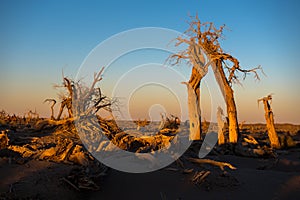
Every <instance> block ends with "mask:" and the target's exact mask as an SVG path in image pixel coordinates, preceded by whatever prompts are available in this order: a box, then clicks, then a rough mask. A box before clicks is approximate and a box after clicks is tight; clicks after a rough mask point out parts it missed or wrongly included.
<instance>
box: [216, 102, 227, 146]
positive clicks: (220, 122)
mask: <svg viewBox="0 0 300 200" xmlns="http://www.w3.org/2000/svg"><path fill="white" fill-rule="evenodd" d="M222 115H223V110H222V108H221V107H218V111H217V121H218V144H219V145H222V144H225V136H224V132H223V128H224V125H225V122H224V121H223V119H222Z"/></svg>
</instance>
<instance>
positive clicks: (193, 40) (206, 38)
mask: <svg viewBox="0 0 300 200" xmlns="http://www.w3.org/2000/svg"><path fill="white" fill-rule="evenodd" d="M188 23H189V28H188V29H187V30H186V31H185V32H184V34H185V36H179V37H178V38H176V40H177V43H176V46H179V45H181V44H187V45H188V46H189V48H187V49H185V50H183V51H181V52H179V53H178V54H173V55H171V56H170V60H171V61H173V63H172V64H174V65H176V64H178V63H180V61H181V60H182V59H184V60H188V62H189V63H190V64H192V65H193V66H196V65H198V66H199V65H200V66H202V67H201V68H198V71H199V70H200V71H199V73H201V74H203V75H205V74H206V73H207V69H208V67H209V65H210V64H211V63H213V62H214V61H216V60H219V61H221V62H222V64H223V67H224V70H227V72H228V76H227V81H228V82H229V83H230V84H232V83H240V82H239V80H240V77H239V73H242V79H245V78H246V76H247V75H248V74H249V73H252V74H254V78H255V79H257V80H259V79H260V78H259V75H258V72H257V71H258V70H260V71H261V72H262V73H263V71H262V68H261V66H258V67H255V68H253V69H242V68H241V66H240V64H239V61H238V59H237V58H235V57H233V56H232V55H230V54H228V53H225V52H224V51H223V49H222V48H221V45H220V43H219V39H224V37H223V31H224V28H225V25H222V26H220V27H219V28H216V27H215V26H214V24H213V23H212V22H205V23H201V21H200V19H199V18H198V16H197V15H196V16H195V17H191V21H190V22H188ZM201 50H202V51H203V50H204V52H205V53H206V55H207V56H209V59H210V62H207V63H203V62H201V60H203V59H201V56H203V55H202V54H201V53H200V52H201ZM199 55H201V56H199Z"/></svg>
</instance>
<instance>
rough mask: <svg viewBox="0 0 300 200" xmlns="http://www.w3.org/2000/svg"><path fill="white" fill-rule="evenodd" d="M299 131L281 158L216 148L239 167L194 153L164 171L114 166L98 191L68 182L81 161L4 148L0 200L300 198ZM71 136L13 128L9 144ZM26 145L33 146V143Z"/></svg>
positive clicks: (51, 141)
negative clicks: (196, 159)
mask: <svg viewBox="0 0 300 200" xmlns="http://www.w3.org/2000/svg"><path fill="white" fill-rule="evenodd" d="M255 127H258V126H255ZM285 127H286V125H285ZM2 128H6V129H7V128H9V127H8V126H3V127H2ZM56 130H57V129H56ZM247 130H250V128H247ZM251 130H252V129H251ZM253 130H254V129H253ZM253 130H252V131H253ZM254 131H255V130H254ZM256 132H257V133H253V136H256V137H257V138H259V137H260V138H261V139H262V140H261V141H262V142H263V141H265V134H264V136H263V135H262V134H261V132H263V131H262V130H261V128H260V129H258V130H257V131H256ZM58 133H59V134H58ZM290 133H291V132H290ZM299 133H300V132H299V130H298V129H297V130H296V131H294V132H293V138H294V140H295V141H298V144H297V145H296V147H293V148H289V149H284V150H277V151H276V153H277V155H278V157H277V158H272V157H268V158H250V157H241V156H236V155H233V154H225V155H217V154H216V153H213V152H212V153H211V154H210V155H209V156H208V157H207V158H209V159H212V160H216V161H222V162H228V163H230V164H232V165H233V166H235V167H236V168H237V169H236V170H231V169H229V168H225V170H224V171H222V170H221V169H220V168H218V167H216V166H211V165H199V164H194V163H191V162H190V161H188V160H187V159H186V158H187V157H188V156H190V154H189V153H186V154H185V155H184V156H183V157H182V158H181V164H179V163H178V162H175V163H173V164H171V165H170V166H168V167H166V168H164V169H161V170H159V171H155V172H150V173H143V174H131V173H125V172H120V171H116V170H114V169H110V168H109V169H108V170H107V171H106V172H105V174H106V175H105V176H99V178H97V179H95V180H94V181H95V183H96V184H97V185H98V186H99V187H100V189H99V190H96V191H92V190H85V189H80V190H78V188H76V187H73V186H72V185H71V184H70V183H68V182H67V181H66V180H65V179H66V177H69V176H70V174H72V173H73V175H74V172H75V171H76V172H78V171H80V170H82V169H84V170H86V169H88V168H83V167H82V166H80V165H78V164H76V163H75V164H74V163H73V164H72V163H70V162H69V163H57V162H53V161H55V159H54V160H52V161H50V160H47V159H45V160H40V159H33V158H32V157H26V158H24V157H22V156H20V154H18V153H17V152H14V151H12V150H9V149H5V148H4V149H2V150H0V200H1V199H56V200H57V199H131V200H135V199H136V200H140V199H151V200H152V199H161V200H166V199H168V200H172V199H188V200H189V199H191V200H192V199H229V200H230V199H252V200H253V199H274V200H275V199H300V145H299V141H300V134H299ZM70 134H71V135H68V134H66V133H64V131H63V130H60V132H57V131H56V132H55V131H54V129H51V127H50V128H49V129H47V130H46V129H42V130H35V129H30V128H26V127H22V128H20V129H15V130H14V131H10V132H8V136H9V137H10V144H13V145H19V146H27V145H28V144H29V143H28V142H29V141H31V142H32V141H40V143H39V145H41V144H43V146H45V147H47V148H50V147H51V145H53V144H54V143H55V142H56V140H57V139H58V137H57V136H58V135H59V136H64V137H65V138H69V139H70V137H71V136H72V134H73V133H70ZM54 136H55V137H54ZM262 136H263V137H262ZM24 138H25V139H24ZM28 138H29V139H30V140H28ZM37 138H38V139H37ZM27 140H28V141H27ZM73 140H76V138H75V139H74V138H73ZM61 141H65V139H63V140H61ZM44 144H48V145H44ZM62 144H64V143H62ZM66 144H67V143H66ZM49 145H50V146H49ZM32 147H34V145H33V146H31V148H32ZM27 148H29V149H30V146H27ZM200 172H205V173H206V172H207V173H208V176H206V177H205V178H203V180H202V181H201V182H199V183H198V184H196V183H195V182H193V181H192V180H193V178H194V176H195V175H196V174H197V173H200ZM75 176H76V173H75Z"/></svg>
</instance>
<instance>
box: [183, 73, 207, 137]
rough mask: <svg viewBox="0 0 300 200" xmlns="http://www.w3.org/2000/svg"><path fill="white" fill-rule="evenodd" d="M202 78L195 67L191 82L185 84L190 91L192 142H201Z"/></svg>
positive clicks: (189, 106) (189, 108)
mask: <svg viewBox="0 0 300 200" xmlns="http://www.w3.org/2000/svg"><path fill="white" fill-rule="evenodd" d="M202 78H203V76H201V74H200V73H199V72H198V70H197V69H196V68H195V67H193V70H192V74H191V77H190V80H189V82H188V83H184V84H186V86H187V90H188V110H189V120H190V137H189V138H190V140H201V133H202V128H201V109H200V82H201V79H202Z"/></svg>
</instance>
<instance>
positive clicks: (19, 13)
mask: <svg viewBox="0 0 300 200" xmlns="http://www.w3.org/2000/svg"><path fill="white" fill-rule="evenodd" d="M299 10H300V1H297V0H294V1H292V0H286V1H282V0H273V1H271V0H264V1H261V0H251V1H250V0H244V1H238V0H236V1H233V0H228V1H210V0H197V1H196V0H186V1H179V0H173V1H169V0H164V1H161V0H151V1H142V0H139V1H130V0H124V1H113V0H111V1H77V0H76V1H53V0H52V1H30V0H28V1H15V0H7V1H5V0H2V1H0V29H1V31H0V44H1V45H0V69H1V73H0V94H1V100H0V109H4V110H6V111H8V112H9V113H17V114H23V113H25V112H27V111H29V110H34V109H35V108H36V109H37V111H38V112H39V113H41V115H43V116H49V105H47V104H43V100H44V99H46V98H53V97H57V96H56V93H57V91H56V90H55V89H53V87H52V85H53V84H55V83H60V82H61V72H62V69H63V70H64V73H65V74H66V75H68V76H70V77H75V76H76V73H77V70H78V69H79V67H80V65H81V63H82V62H83V60H84V59H85V57H86V56H87V55H88V54H89V52H90V51H91V50H92V49H93V48H94V47H96V46H97V45H98V44H99V43H100V42H102V41H103V40H105V39H107V38H108V37H110V36H112V35H114V34H117V33H119V32H122V31H126V30H128V29H132V28H139V27H148V26H151V27H164V28H169V29H174V30H176V31H179V32H183V31H184V30H185V29H186V28H188V26H187V24H186V21H187V20H188V19H189V17H188V16H189V15H195V14H196V13H198V15H199V17H200V19H201V20H202V21H211V22H214V23H215V24H216V25H217V26H219V25H222V24H226V25H227V27H228V29H227V30H226V31H225V37H226V39H225V40H224V41H223V42H222V45H223V48H224V50H225V51H226V52H229V53H231V54H232V55H233V56H235V57H237V58H238V59H239V60H240V63H241V65H242V66H243V67H244V68H248V67H255V66H257V65H261V66H262V67H263V69H264V72H265V73H266V74H267V76H262V77H261V81H260V82H257V81H254V80H253V79H252V78H251V77H248V80H247V81H245V82H243V87H240V86H234V89H235V97H236V103H237V105H238V112H239V120H240V121H244V120H245V121H246V122H264V115H263V110H262V107H260V108H257V103H256V100H257V99H258V98H260V97H262V96H265V95H267V94H269V93H275V95H274V101H273V104H272V106H273V111H274V114H275V121H276V122H292V123H297V124H300V118H299V114H300V106H299V105H298V103H299V102H300V90H299V85H300V84H299V83H300V80H299V74H300V66H299V61H298V59H299V58H300V50H299V47H300V39H299V35H300V20H299V19H300V12H299Z"/></svg>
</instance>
